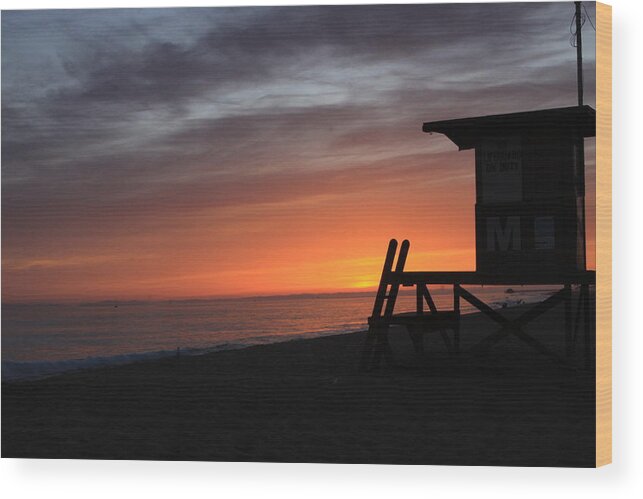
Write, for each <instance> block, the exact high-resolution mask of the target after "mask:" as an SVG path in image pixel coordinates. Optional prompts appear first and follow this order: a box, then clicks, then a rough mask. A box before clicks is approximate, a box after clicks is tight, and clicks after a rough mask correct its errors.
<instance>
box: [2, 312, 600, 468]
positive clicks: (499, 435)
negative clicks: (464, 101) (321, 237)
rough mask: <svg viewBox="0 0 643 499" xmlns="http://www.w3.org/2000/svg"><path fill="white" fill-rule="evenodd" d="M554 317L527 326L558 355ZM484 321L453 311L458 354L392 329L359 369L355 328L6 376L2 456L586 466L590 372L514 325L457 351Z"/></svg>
mask: <svg viewBox="0 0 643 499" xmlns="http://www.w3.org/2000/svg"><path fill="white" fill-rule="evenodd" d="M521 310H522V307H516V308H512V309H508V310H505V311H503V313H506V314H507V315H508V316H512V315H514V314H519V313H521ZM562 315H563V314H562V307H557V308H555V309H554V310H552V311H551V312H550V313H548V314H545V315H544V316H543V317H542V318H540V319H539V320H537V321H535V322H533V323H532V324H531V325H530V326H529V328H528V329H527V331H528V332H529V333H530V334H532V335H533V336H534V337H536V338H538V339H539V340H540V341H542V342H543V343H546V344H547V345H549V346H550V347H551V348H553V349H555V350H556V351H558V352H562V351H563V331H562V326H561V324H562V323H563V321H562ZM495 330H496V326H495V324H493V323H492V322H490V321H489V320H488V319H486V318H485V317H483V316H481V315H480V314H473V315H469V316H465V317H464V318H463V323H462V347H463V350H464V352H463V353H462V354H460V355H458V356H449V355H448V354H447V352H446V349H445V347H444V345H443V344H442V341H441V339H440V337H439V335H437V334H436V335H435V336H427V338H426V352H425V354H424V355H423V356H419V355H418V354H416V353H414V352H413V349H412V346H411V342H410V340H409V337H408V335H407V334H406V332H404V331H403V330H393V331H392V332H391V343H392V346H393V351H394V353H395V360H396V363H395V365H394V366H390V367H384V368H382V369H381V370H380V371H378V372H370V373H363V372H359V371H358V369H357V366H358V358H359V353H360V349H361V346H362V343H363V340H364V333H354V334H344V335H338V336H332V337H326V338H318V339H311V340H300V341H291V342H286V343H280V344H273V345H262V346H255V347H250V348H246V349H243V350H236V351H226V352H217V353H214V354H209V355H202V356H195V357H181V358H172V359H164V360H156V361H147V362H139V363H135V364H129V365H124V366H116V367H110V368H100V369H93V370H87V371H81V372H76V373H68V374H64V375H59V376H53V377H50V378H46V379H40V380H33V381H22V382H12V383H3V386H2V457H24V458H29V457H37V458H69V459H81V458H82V459H151V460H158V459H162V460H212V461H277V462H336V463H392V464H441V465H449V464H450V465H479V464H485V465H504V466H581V467H591V466H593V465H594V443H595V429H594V411H595V409H594V376H593V373H591V372H587V371H584V370H582V369H580V368H570V367H567V366H563V365H560V364H557V363H556V362H554V361H553V360H551V359H549V358H547V357H544V356H542V355H540V354H538V353H535V352H534V351H532V350H531V349H530V348H529V347H527V346H525V345H524V344H523V343H521V342H520V341H519V340H517V339H515V338H513V337H509V338H507V339H506V340H504V341H502V342H500V343H499V344H498V345H496V346H495V347H494V349H493V350H491V351H490V352H488V353H487V354H486V355H484V356H475V357H474V356H472V355H471V354H468V353H467V352H466V350H467V349H468V348H470V347H471V346H472V345H473V344H475V343H476V342H477V341H479V340H480V339H482V338H483V337H484V336H485V335H487V334H489V333H492V332H493V331H495ZM577 350H578V353H577V355H576V357H577V358H576V359H575V361H574V363H575V365H577V366H581V365H582V362H581V358H580V357H581V356H580V341H579V345H577Z"/></svg>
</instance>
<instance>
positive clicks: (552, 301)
mask: <svg viewBox="0 0 643 499" xmlns="http://www.w3.org/2000/svg"><path fill="white" fill-rule="evenodd" d="M459 294H460V296H461V297H462V298H463V299H465V300H466V301H468V302H469V303H471V305H473V306H474V307H476V308H477V309H478V310H480V311H481V312H482V313H484V314H485V315H487V316H488V317H490V318H491V319H492V320H494V321H495V322H497V323H499V324H500V325H502V328H501V329H500V330H499V331H498V332H496V333H495V334H492V335H490V336H488V337H487V338H484V339H483V340H482V341H481V342H479V343H478V344H477V345H475V346H474V347H473V349H472V350H473V351H480V350H485V349H487V348H489V347H491V346H493V345H494V344H496V343H497V342H498V341H500V340H501V339H503V338H504V337H505V336H507V335H508V334H513V335H514V336H516V337H517V338H519V339H520V340H522V341H523V342H525V343H527V344H528V345H529V346H531V347H532V348H534V349H535V350H537V351H538V352H540V353H543V354H545V355H549V356H550V357H554V358H555V359H557V360H559V361H560V362H563V363H564V362H565V361H564V359H563V358H562V357H560V356H559V355H558V354H557V353H555V352H554V351H553V350H550V349H549V348H547V347H546V346H545V345H543V344H542V343H540V342H539V341H538V340H536V339H535V338H533V337H532V336H530V335H528V334H527V333H525V332H524V331H523V330H522V327H523V326H524V325H525V324H528V323H529V322H531V321H532V320H534V319H535V318H536V317H538V316H540V315H542V314H543V313H545V312H546V311H547V310H549V309H550V308H552V307H553V306H555V305H556V304H557V303H558V302H559V301H561V300H563V299H564V297H565V292H564V290H561V291H558V292H556V293H554V294H553V295H551V296H550V297H549V298H547V299H546V300H544V301H542V302H540V303H539V304H538V305H536V306H535V307H533V308H532V309H530V310H528V311H526V312H525V313H524V314H522V315H521V316H520V317H518V318H517V319H515V320H513V321H512V320H509V319H507V318H506V317H504V316H503V315H502V314H500V313H499V312H497V311H496V310H494V309H492V308H491V307H490V306H489V305H487V304H486V303H484V302H483V301H482V300H480V299H479V298H477V297H476V296H474V295H473V294H471V293H470V292H469V291H467V290H466V289H464V288H462V287H460V289H459Z"/></svg>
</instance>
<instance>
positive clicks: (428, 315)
mask: <svg viewBox="0 0 643 499" xmlns="http://www.w3.org/2000/svg"><path fill="white" fill-rule="evenodd" d="M595 123H596V113H595V111H594V110H593V109H592V108H591V107H589V106H576V107H567V108H556V109H546V110H541V111H529V112H520V113H512V114H502V115H492V116H483V117H475V118H464V119H456V120H448V121H435V122H429V123H425V124H424V126H423V130H424V131H425V132H439V133H443V134H445V135H446V136H447V137H449V139H451V140H452V141H453V142H454V143H455V144H456V145H457V146H458V147H459V149H460V150H465V149H472V148H473V149H475V158H476V165H475V167H476V271H474V272H470V271H469V272H405V271H404V265H405V262H406V257H407V254H408V251H409V242H408V241H404V242H403V243H402V245H401V247H400V254H399V256H398V259H397V263H396V265H395V269H393V262H394V260H395V254H396V251H397V241H395V240H391V242H390V243H389V248H388V252H387V256H386V260H385V264H384V269H383V271H382V277H381V281H380V286H379V289H378V293H377V296H376V299H375V306H374V307H373V314H372V315H371V317H370V318H369V334H368V335H367V340H366V344H365V346H364V352H363V356H362V367H364V368H366V367H369V366H370V367H375V366H378V365H379V364H380V361H381V358H382V356H385V357H386V358H388V359H389V360H390V359H391V356H392V353H391V351H390V347H389V345H388V337H387V335H388V330H389V327H390V326H391V325H396V324H398V325H404V326H406V328H407V330H408V332H409V334H410V335H411V339H412V341H413V344H414V346H415V348H416V350H417V351H421V350H422V334H423V333H425V332H429V331H436V330H437V331H439V332H440V333H441V334H442V337H443V339H444V342H445V344H446V346H447V348H448V349H449V351H450V352H453V353H457V352H459V335H460V327H459V323H460V299H464V300H466V301H468V302H469V303H470V304H472V305H473V306H474V307H476V308H477V309H478V310H480V311H481V312H482V313H484V314H486V315H487V316H488V317H489V318H491V319H492V320H494V321H495V322H497V323H498V324H499V325H500V326H501V329H500V330H499V331H498V332H497V333H496V334H494V335H492V336H490V337H488V338H485V339H484V340H483V341H482V342H480V344H479V345H478V346H477V347H476V348H475V350H484V349H486V348H489V347H491V346H492V345H494V344H495V343H497V342H498V341H500V340H501V339H503V338H504V337H506V336H507V335H508V334H513V335H515V336H516V337H518V338H519V339H521V340H522V341H524V342H525V343H527V344H528V345H530V346H531V347H532V348H534V349H536V350H537V351H539V352H541V353H544V354H547V355H550V356H551V357H553V358H556V359H558V360H560V361H563V362H564V359H563V358H562V357H561V356H559V355H558V354H556V353H555V352H554V351H552V350H551V349H550V348H548V347H547V346H545V345H544V344H542V343H540V342H539V341H537V340H536V339H535V338H533V337H532V336H530V335H528V334H526V333H525V332H524V330H523V327H524V326H525V325H526V324H528V323H529V322H530V321H532V320H533V319H534V318H536V317H538V316H539V315H541V314H543V313H544V312H546V311H547V310H549V309H550V308H551V307H553V306H555V305H557V304H558V303H563V304H564V306H565V331H566V334H565V350H566V354H567V356H571V355H572V354H573V351H574V346H575V344H576V339H577V336H578V328H579V324H580V322H581V317H582V319H583V320H582V322H583V323H584V344H585V361H586V365H587V367H589V366H591V364H592V362H591V360H592V357H593V353H592V352H593V348H592V331H593V327H592V319H591V310H593V306H592V303H591V296H590V292H589V286H590V285H592V284H594V283H595V279H596V278H595V273H594V272H593V271H587V270H586V262H585V258H586V257H585V244H586V243H585V241H586V238H585V172H584V158H583V140H584V138H586V137H593V136H594V135H595V129H596V125H595ZM436 284H440V285H444V284H449V285H453V298H454V299H453V309H452V310H449V311H438V310H437V307H436V306H435V303H434V301H433V299H432V297H431V293H430V291H429V285H436ZM467 284H468V285H561V286H562V289H561V290H560V291H558V292H556V293H554V294H553V295H552V296H551V297H549V298H548V299H547V300H545V301H543V302H541V303H539V304H537V305H535V306H534V307H533V308H531V309H529V310H528V311H527V312H525V313H524V314H523V315H522V316H520V317H519V318H518V319H516V320H513V321H510V320H508V319H506V318H505V317H504V316H502V315H501V314H500V313H499V312H497V311H496V310H493V309H492V308H491V307H489V306H488V305H487V304H485V303H484V302H483V301H482V300H480V299H479V298H477V297H476V296H474V295H473V294H471V293H470V292H469V291H468V290H466V289H465V288H464V287H463V285H467ZM574 284H578V285H580V293H579V299H578V305H577V310H576V320H575V321H573V320H572V305H573V304H572V285H574ZM400 286H415V287H416V296H417V307H416V311H415V312H414V313H410V314H394V313H393V311H394V308H395V302H396V299H397V294H398V290H399V287H400ZM384 302H386V307H384ZM425 302H426V303H427V305H428V307H429V310H428V311H427V312H425V311H424V303H425ZM574 322H575V324H574ZM447 330H452V331H453V336H452V337H449V336H448V334H447Z"/></svg>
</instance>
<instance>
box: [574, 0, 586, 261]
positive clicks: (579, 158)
mask: <svg viewBox="0 0 643 499" xmlns="http://www.w3.org/2000/svg"><path fill="white" fill-rule="evenodd" d="M574 3H575V4H576V15H575V18H576V71H577V72H576V80H577V82H578V106H579V107H580V106H582V105H583V38H582V36H581V28H582V26H583V23H582V14H581V2H574ZM576 178H577V180H576V182H577V185H578V194H580V196H581V199H582V203H583V206H582V215H581V218H582V220H580V221H579V224H580V227H579V231H580V236H581V238H582V241H583V243H582V249H581V252H582V253H581V255H579V256H580V258H581V265H582V268H583V270H585V269H586V268H587V239H586V238H587V232H586V229H585V141H584V139H583V136H582V135H580V134H579V136H578V138H577V139H576Z"/></svg>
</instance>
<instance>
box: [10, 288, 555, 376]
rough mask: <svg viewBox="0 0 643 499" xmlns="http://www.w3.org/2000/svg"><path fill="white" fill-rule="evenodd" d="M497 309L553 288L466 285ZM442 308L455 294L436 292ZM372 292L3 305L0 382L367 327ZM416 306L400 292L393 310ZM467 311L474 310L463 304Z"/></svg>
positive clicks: (533, 298)
mask: <svg viewBox="0 0 643 499" xmlns="http://www.w3.org/2000/svg"><path fill="white" fill-rule="evenodd" d="M467 289H469V290H470V291H471V292H473V293H474V294H476V295H477V296H479V297H480V298H482V299H483V300H485V301H486V302H487V303H489V304H490V305H491V306H492V307H495V308H502V307H504V306H512V305H516V304H520V303H532V302H537V301H541V300H542V299H544V298H545V297H547V296H548V295H550V294H551V293H552V292H553V291H554V289H552V288H536V287H528V286H525V287H516V288H514V292H513V293H507V292H506V291H507V290H506V288H499V287H485V288H480V287H475V286H471V287H467ZM432 295H433V297H434V300H435V302H436V305H437V307H438V309H440V308H445V309H450V308H452V305H453V296H452V290H451V289H450V288H448V289H436V290H432ZM373 298H374V293H372V292H369V293H344V294H326V295H324V294H319V295H299V296H278V297H277V296H275V297H256V298H239V299H212V300H186V301H150V302H122V303H118V302H111V303H85V304H71V305H70V304H65V305H60V304H38V305H18V304H3V305H2V380H3V381H12V380H16V379H24V378H33V377H41V376H47V375H51V374H56V373H60V372H64V371H70V370H76V369H84V368H89V367H93V366H101V365H112V364H121V363H126V362H133V361H137V360H143V359H151V358H159V357H164V356H170V355H176V354H177V349H180V354H181V355H198V354H203V353H207V352H212V351H217V350H227V349H236V348H244V347H247V346H251V345H259V344H263V343H275V342H281V341H289V340H294V339H303V338H313V337H318V336H326V335H333V334H342V333H347V332H353V331H360V330H364V329H366V327H367V325H366V319H367V317H368V316H369V315H370V313H371V310H372V307H373ZM414 308H415V295H414V294H413V293H410V292H402V293H401V294H400V297H399V298H398V303H397V305H396V312H402V311H410V310H414ZM461 311H462V313H470V312H473V311H474V309H473V308H472V307H471V306H470V305H469V304H468V303H466V302H464V301H463V300H462V301H461Z"/></svg>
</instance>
